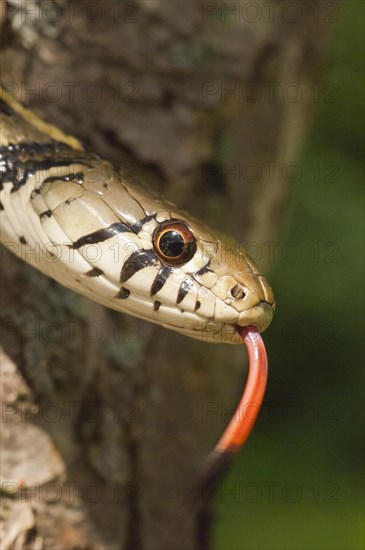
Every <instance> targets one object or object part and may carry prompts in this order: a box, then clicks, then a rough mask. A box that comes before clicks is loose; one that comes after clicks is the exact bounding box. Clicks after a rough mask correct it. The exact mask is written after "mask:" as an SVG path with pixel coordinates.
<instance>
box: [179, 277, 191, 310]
mask: <svg viewBox="0 0 365 550" xmlns="http://www.w3.org/2000/svg"><path fill="white" fill-rule="evenodd" d="M192 286H193V285H192V283H191V281H190V280H189V279H184V280H183V282H182V283H181V285H180V288H179V292H178V293H177V300H176V303H178V304H180V302H182V301H183V299H184V298H185V296H186V295H187V293H188V292H189V290H190V289H191V288H192Z"/></svg>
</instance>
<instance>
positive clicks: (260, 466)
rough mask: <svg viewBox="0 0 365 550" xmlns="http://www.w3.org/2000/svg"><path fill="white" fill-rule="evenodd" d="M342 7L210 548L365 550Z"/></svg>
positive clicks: (358, 36)
mask: <svg viewBox="0 0 365 550" xmlns="http://www.w3.org/2000/svg"><path fill="white" fill-rule="evenodd" d="M340 8H341V9H340V11H339V16H338V23H336V24H334V27H335V28H334V35H333V37H332V45H331V51H330V55H329V59H328V63H327V68H326V71H325V74H324V75H323V83H326V82H331V83H335V84H336V85H338V93H337V95H336V98H337V100H336V101H334V102H329V101H326V100H323V101H319V103H318V110H317V113H316V121H315V124H314V127H313V128H312V131H311V133H310V135H309V136H308V139H307V142H306V144H305V147H304V148H303V151H302V155H301V158H300V164H301V166H302V174H303V175H302V178H301V179H300V181H299V182H298V184H297V186H296V188H295V189H294V193H293V197H294V200H293V204H292V210H291V212H290V216H289V218H290V219H289V220H288V223H287V227H286V230H285V231H284V233H283V235H282V238H281V242H280V245H279V246H278V247H277V249H276V252H275V256H274V261H273V263H272V266H271V273H270V274H269V275H270V277H269V279H270V282H271V283H272V286H273V288H274V290H275V294H276V298H277V303H278V309H277V314H276V317H275V321H274V322H273V325H272V327H271V328H270V329H269V330H268V331H267V333H266V334H265V342H266V345H267V349H268V354H269V362H270V365H269V376H270V378H269V384H268V390H267V394H266V402H265V405H264V408H263V409H262V412H261V414H260V417H259V421H258V424H257V426H256V428H255V430H254V432H253V434H252V435H251V438H250V441H249V444H248V445H247V447H246V448H245V450H244V452H242V454H241V455H240V457H239V458H238V459H237V460H236V462H235V464H234V466H233V468H232V470H231V471H230V474H229V475H228V476H227V477H226V479H225V480H224V482H223V483H222V484H221V487H220V489H219V490H218V493H217V507H216V513H217V519H218V521H217V524H216V527H215V532H214V548H215V549H216V550H245V549H250V550H266V549H267V550H274V549H275V550H276V549H280V550H281V549H288V550H289V549H290V550H302V549H312V548H313V549H321V550H322V549H323V550H337V549H339V550H347V549H348V550H355V549H363V548H364V547H365V545H364V486H363V420H364V413H363V405H364V403H363V380H364V378H363V332H364V330H363V329H364V326H363V257H364V246H363V245H364V243H363V217H364V211H363V208H364V204H363V188H364V165H363V160H362V159H363V152H364V143H363V130H364V111H363V100H364V97H363V88H364V81H363V78H364V71H363V69H364V67H363V44H364V3H363V2H362V1H357V2H342V3H341V6H340ZM289 242H291V243H296V245H297V246H293V247H292V248H291V249H289V248H286V249H285V246H286V243H289ZM283 251H284V252H285V253H284V254H283ZM296 253H298V254H301V257H300V258H298V259H297V261H290V257H291V258H294V257H295V254H296Z"/></svg>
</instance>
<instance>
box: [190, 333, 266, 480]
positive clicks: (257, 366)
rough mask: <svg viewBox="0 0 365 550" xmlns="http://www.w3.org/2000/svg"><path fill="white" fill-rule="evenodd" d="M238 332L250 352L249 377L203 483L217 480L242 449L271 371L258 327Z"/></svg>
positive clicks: (210, 457) (209, 464)
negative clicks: (268, 371) (233, 456)
mask: <svg viewBox="0 0 365 550" xmlns="http://www.w3.org/2000/svg"><path fill="white" fill-rule="evenodd" d="M237 329H238V332H239V334H240V337H241V338H242V340H243V342H244V343H245V344H246V346H247V350H248V355H249V370H248V378H247V382H246V386H245V389H244V392H243V395H242V397H241V400H240V402H239V403H238V406H237V408H236V410H235V413H234V415H233V417H232V419H231V421H230V422H229V424H228V426H227V428H226V429H225V431H224V433H223V435H222V437H221V438H220V440H219V441H218V443H217V445H216V446H215V448H214V450H213V452H212V453H210V455H209V456H208V458H207V460H206V463H205V464H204V469H203V472H202V477H201V481H202V482H203V484H205V483H208V482H209V481H212V480H214V479H215V478H217V476H219V474H220V473H221V472H222V471H223V470H224V469H225V468H226V467H227V464H228V463H229V462H230V461H231V458H232V455H234V454H236V453H237V452H238V451H239V450H240V449H241V448H242V446H243V444H244V443H245V441H246V440H247V438H248V436H249V435H250V433H251V430H252V428H253V427H254V424H255V421H256V418H257V415H258V413H259V410H260V407H261V404H262V401H263V398H264V393H265V388H266V382H267V370H268V369H267V367H268V363H267V355H266V350H265V346H264V342H263V340H262V338H261V335H260V333H259V331H258V330H257V328H255V327H252V326H250V327H237Z"/></svg>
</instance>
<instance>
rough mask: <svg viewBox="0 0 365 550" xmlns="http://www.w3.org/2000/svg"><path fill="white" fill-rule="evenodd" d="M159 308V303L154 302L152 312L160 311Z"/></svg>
mask: <svg viewBox="0 0 365 550" xmlns="http://www.w3.org/2000/svg"><path fill="white" fill-rule="evenodd" d="M160 306H161V302H159V301H158V300H155V301H154V302H153V311H158V310H159V309H160Z"/></svg>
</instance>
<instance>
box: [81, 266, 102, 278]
mask: <svg viewBox="0 0 365 550" xmlns="http://www.w3.org/2000/svg"><path fill="white" fill-rule="evenodd" d="M85 275H86V276H87V277H100V275H104V271H102V270H101V269H99V268H98V267H93V268H92V269H90V271H87V272H86V273H85Z"/></svg>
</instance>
